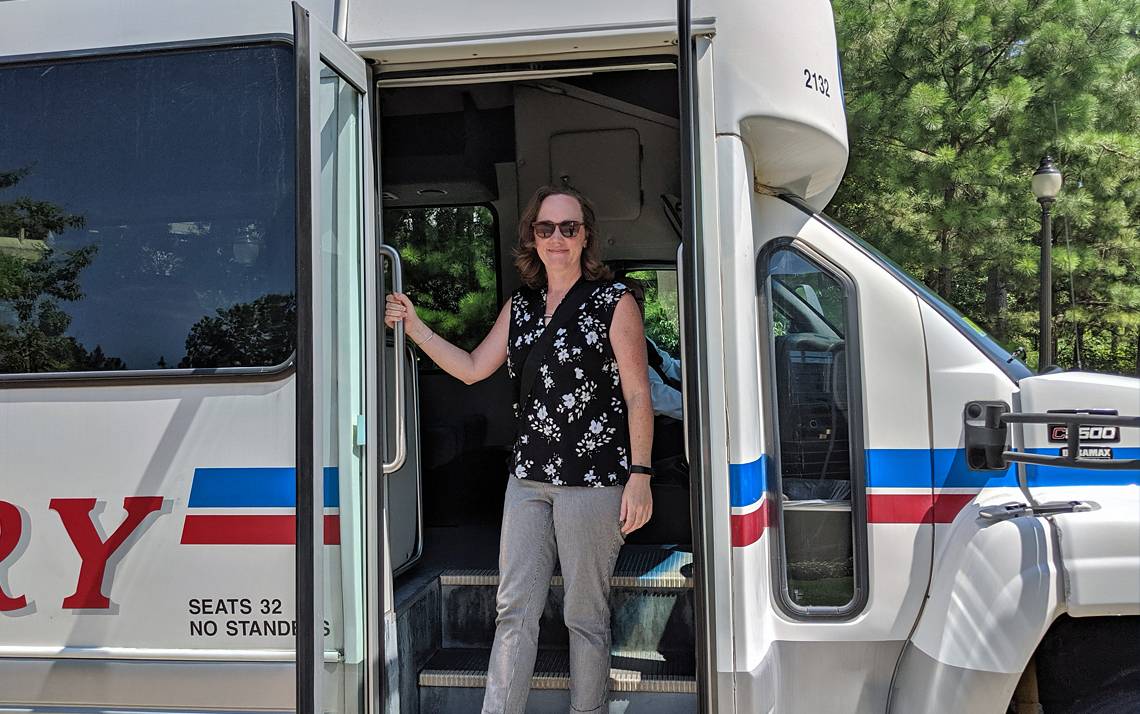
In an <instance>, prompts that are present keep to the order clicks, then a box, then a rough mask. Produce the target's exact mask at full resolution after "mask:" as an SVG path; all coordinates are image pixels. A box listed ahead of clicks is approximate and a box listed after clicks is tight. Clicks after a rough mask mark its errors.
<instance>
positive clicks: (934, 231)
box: [831, 0, 1140, 372]
mask: <svg viewBox="0 0 1140 714" xmlns="http://www.w3.org/2000/svg"><path fill="white" fill-rule="evenodd" d="M834 6H835V12H836V20H837V26H838V29H839V36H840V52H841V56H842V57H843V60H844V77H845V89H846V101H847V109H848V117H849V123H850V137H851V161H850V165H849V168H848V173H847V177H846V179H845V181H844V184H843V186H841V188H840V192H839V194H838V195H837V196H836V198H835V200H834V202H833V204H832V208H831V212H832V213H833V214H834V215H835V216H836V217H837V218H839V219H840V220H841V221H843V222H844V223H846V224H847V225H849V226H850V227H851V228H852V229H854V230H855V231H856V232H858V233H860V234H862V235H863V236H864V237H866V238H867V239H868V240H870V241H871V242H872V243H874V244H876V245H877V246H878V247H880V248H881V249H882V250H884V251H885V252H886V253H888V254H889V255H891V256H892V257H893V258H895V259H896V260H897V261H899V262H900V263H902V264H903V265H904V267H906V268H907V269H909V270H910V271H911V272H912V273H914V274H915V275H917V276H919V277H921V278H922V279H923V280H924V281H925V282H926V283H927V284H928V285H929V286H930V287H932V288H933V289H935V290H936V291H937V292H938V293H939V294H940V295H942V296H943V297H945V298H946V299H947V300H949V301H950V302H951V303H954V304H955V305H957V306H958V307H959V308H961V309H962V310H963V312H965V313H966V314H967V315H970V316H971V317H973V318H975V319H977V321H978V322H980V323H982V324H983V325H984V326H985V327H986V328H987V329H989V330H990V331H991V332H992V333H993V334H994V336H995V337H997V338H998V339H1000V340H1004V341H1005V342H1007V343H1008V344H1011V345H1016V346H1022V347H1025V348H1027V351H1028V353H1029V355H1030V362H1031V364H1032V363H1034V362H1035V360H1036V353H1037V342H1036V340H1037V319H1038V311H1037V295H1038V257H1039V251H1040V247H1039V243H1038V239H1039V236H1038V227H1039V217H1040V208H1039V207H1038V206H1037V204H1036V203H1035V199H1034V197H1033V194H1032V192H1031V191H1030V181H1029V179H1030V175H1031V174H1032V172H1033V170H1034V169H1035V168H1036V166H1037V163H1038V161H1039V159H1040V157H1041V156H1042V155H1044V154H1046V153H1052V155H1053V157H1054V158H1055V160H1056V163H1057V165H1058V166H1059V167H1060V168H1061V170H1062V171H1063V172H1064V174H1065V177H1066V183H1065V187H1064V189H1063V190H1062V192H1061V196H1060V198H1059V200H1058V201H1057V203H1056V205H1055V206H1054V208H1053V214H1054V242H1055V244H1054V266H1053V272H1054V278H1055V284H1054V295H1055V302H1054V320H1055V323H1054V335H1056V339H1057V342H1058V346H1057V347H1058V348H1057V350H1056V351H1055V354H1056V355H1057V356H1056V361H1057V362H1058V363H1060V364H1062V365H1063V366H1066V367H1075V366H1078V363H1079V364H1080V365H1081V366H1083V367H1084V368H1086V369H1088V368H1092V369H1102V370H1109V371H1120V372H1132V371H1134V370H1136V369H1137V368H1140V355H1138V354H1137V347H1138V345H1140V36H1138V28H1140V2H1137V0H1123V1H1122V2H1113V1H1108V0H1089V1H1085V2H1078V1H1077V0H1038V1H1034V0H989V1H985V0H936V1H933V2H928V1H925V0H909V1H902V2H891V1H889V0H837V1H836V2H835V4H834ZM1078 357H1079V359H1078Z"/></svg>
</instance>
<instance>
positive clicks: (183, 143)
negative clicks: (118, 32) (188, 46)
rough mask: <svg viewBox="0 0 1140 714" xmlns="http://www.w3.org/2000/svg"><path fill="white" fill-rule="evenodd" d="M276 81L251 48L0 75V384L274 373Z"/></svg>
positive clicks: (267, 58)
mask: <svg viewBox="0 0 1140 714" xmlns="http://www.w3.org/2000/svg"><path fill="white" fill-rule="evenodd" d="M293 71H294V70H293V59H292V50H291V49H290V48H289V47H287V46H283V45H269V44H263V45H251V46H246V47H240V48H226V49H218V48H212V49H199V50H193V51H169V52H160V53H153V54H143V55H137V54H136V55H130V56H125V55H124V56H118V57H114V56H112V57H104V58H97V59H80V60H56V61H47V62H39V63H35V64H19V65H9V66H4V67H2V68H0V96H3V97H4V101H3V103H2V104H0V137H3V138H2V139H0V374H13V373H29V372H39V373H44V372H88V371H107V370H123V369H131V370H155V369H158V370H161V369H175V368H180V367H181V368H217V367H265V366H272V365H277V364H280V363H283V362H285V361H286V360H287V359H288V358H289V356H290V354H291V353H292V352H293V345H294V327H293V325H294V316H295V313H296V306H295V298H294V280H295V278H294V272H295V271H294V242H295V238H294V231H295V227H294V213H295V207H294V203H295V195H294V174H295V171H296V168H295V165H294V163H295V162H294V148H293V145H294V142H295V136H294V135H295V128H294V119H293V113H294V112H293V106H294V89H293V85H294V79H293ZM77 118H78V119H77Z"/></svg>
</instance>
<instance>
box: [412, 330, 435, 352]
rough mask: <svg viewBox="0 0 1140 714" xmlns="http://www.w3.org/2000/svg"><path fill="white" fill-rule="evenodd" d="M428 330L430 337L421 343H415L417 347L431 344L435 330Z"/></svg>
mask: <svg viewBox="0 0 1140 714" xmlns="http://www.w3.org/2000/svg"><path fill="white" fill-rule="evenodd" d="M428 330H429V331H430V332H431V336H430V337H428V338H427V339H426V340H424V341H422V342H416V346H417V347H423V346H424V345H426V344H427V343H429V342H431V339H432V337H435V330H432V329H431V328H430V327H429V328H428Z"/></svg>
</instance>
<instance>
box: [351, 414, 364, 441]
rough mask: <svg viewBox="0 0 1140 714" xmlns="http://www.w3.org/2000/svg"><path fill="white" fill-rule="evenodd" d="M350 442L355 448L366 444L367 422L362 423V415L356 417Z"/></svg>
mask: <svg viewBox="0 0 1140 714" xmlns="http://www.w3.org/2000/svg"><path fill="white" fill-rule="evenodd" d="M352 441H353V443H354V444H355V445H356V446H364V445H365V444H367V443H368V429H367V422H365V421H364V415H363V414H357V415H356V422H355V423H354V424H353V425H352Z"/></svg>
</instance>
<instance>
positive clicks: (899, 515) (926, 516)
mask: <svg viewBox="0 0 1140 714" xmlns="http://www.w3.org/2000/svg"><path fill="white" fill-rule="evenodd" d="M975 495H976V494H972V493H938V494H935V495H934V497H933V498H931V496H930V494H925V493H922V494H910V493H906V494H904V493H872V494H870V495H868V496H867V521H868V522H869V523H950V522H951V521H953V520H954V518H955V516H957V515H958V513H959V512H960V511H961V510H962V509H963V508H965V507H966V504H968V503H969V502H970V501H973V500H974V496H975Z"/></svg>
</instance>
